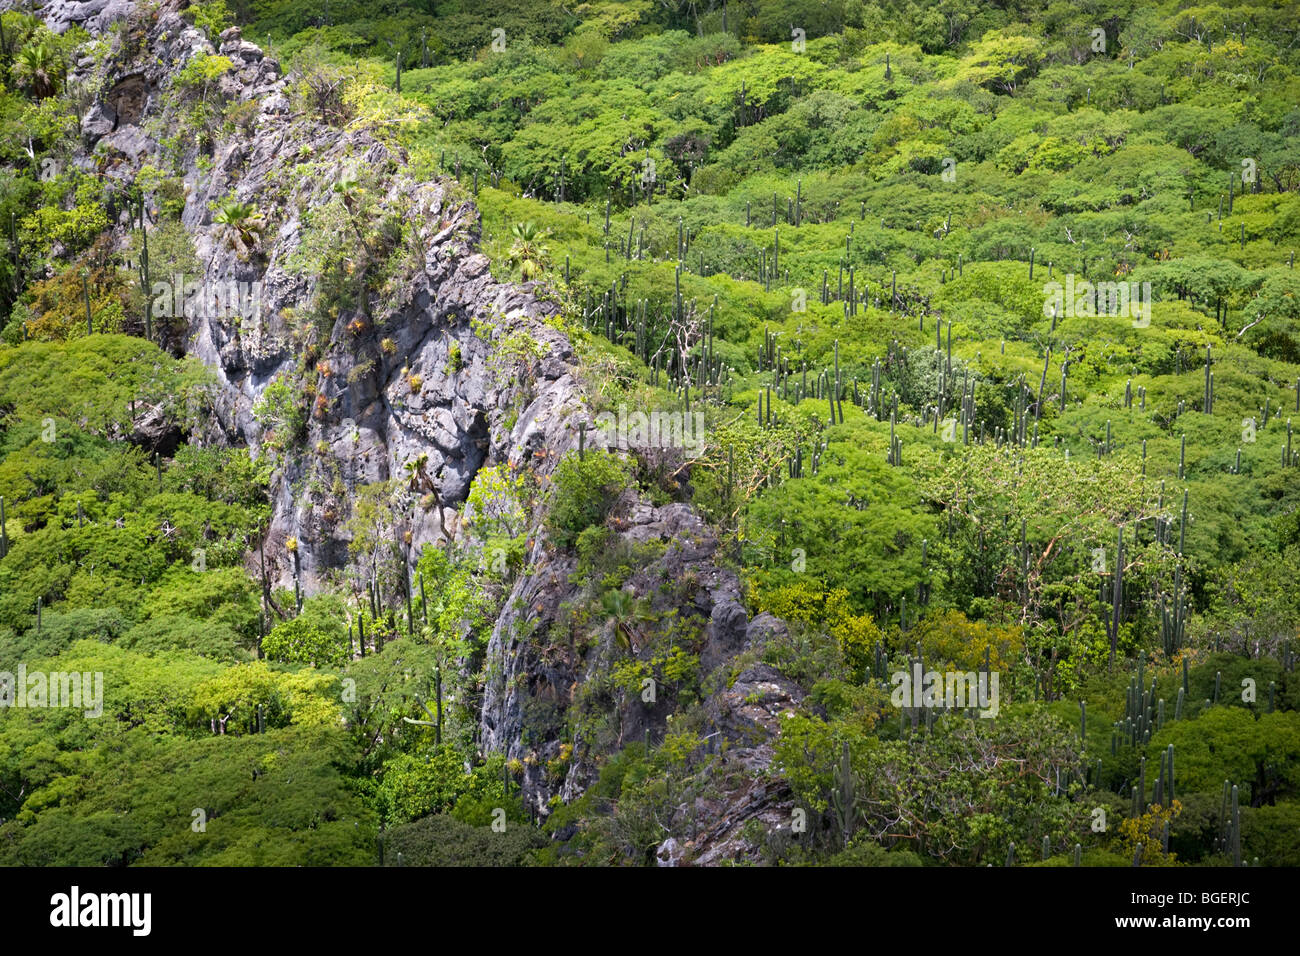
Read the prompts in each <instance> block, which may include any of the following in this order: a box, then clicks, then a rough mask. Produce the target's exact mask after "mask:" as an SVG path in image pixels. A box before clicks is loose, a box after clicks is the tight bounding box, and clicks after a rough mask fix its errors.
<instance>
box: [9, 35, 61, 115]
mask: <svg viewBox="0 0 1300 956" xmlns="http://www.w3.org/2000/svg"><path fill="white" fill-rule="evenodd" d="M14 69H15V71H16V72H17V74H18V76H19V77H20V79H21V81H22V82H23V83H24V84H25V85H26V86H27V90H28V92H30V93H31V95H32V96H34V97H35V98H36V99H38V100H43V99H45V98H46V97H47V96H53V95H54V94H55V93H57V92H58V84H59V73H60V71H61V69H62V64H61V63H60V61H59V54H58V50H56V49H55V47H54V46H53V44H51V43H50V41H49V40H48V39H46V38H44V37H41V38H40V39H36V40H33V41H32V42H30V43H28V44H27V45H26V46H25V47H23V48H22V50H21V51H19V53H18V62H17V64H15V67H14Z"/></svg>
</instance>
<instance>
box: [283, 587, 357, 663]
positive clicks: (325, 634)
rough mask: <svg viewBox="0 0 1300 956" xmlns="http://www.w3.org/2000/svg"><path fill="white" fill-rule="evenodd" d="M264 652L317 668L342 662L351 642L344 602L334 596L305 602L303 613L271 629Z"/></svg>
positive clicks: (286, 660) (350, 647)
mask: <svg viewBox="0 0 1300 956" xmlns="http://www.w3.org/2000/svg"><path fill="white" fill-rule="evenodd" d="M262 651H263V653H265V654H266V656H267V657H268V658H270V659H271V660H273V661H285V662H287V663H297V664H314V665H315V666H317V667H328V666H338V665H341V664H343V663H344V662H345V661H346V660H347V659H348V656H349V655H350V654H351V651H352V645H351V642H350V641H349V640H348V629H347V625H346V624H345V623H344V617H343V606H342V602H341V601H340V600H339V599H338V598H337V597H333V596H330V597H320V598H312V599H310V600H308V601H305V602H304V603H303V607H302V613H301V614H299V615H298V616H297V617H295V618H293V619H292V620H290V621H284V622H282V623H280V624H277V625H276V626H275V627H274V628H272V629H271V633H270V634H268V635H266V638H265V639H264V640H263V641H262Z"/></svg>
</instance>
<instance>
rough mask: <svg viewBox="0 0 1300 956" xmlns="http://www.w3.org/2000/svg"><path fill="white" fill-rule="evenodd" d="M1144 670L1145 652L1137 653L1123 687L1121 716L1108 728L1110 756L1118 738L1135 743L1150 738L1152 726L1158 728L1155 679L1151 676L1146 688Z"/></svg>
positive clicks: (1114, 749) (1117, 742)
mask: <svg viewBox="0 0 1300 956" xmlns="http://www.w3.org/2000/svg"><path fill="white" fill-rule="evenodd" d="M1145 671H1146V655H1145V654H1144V653H1139V654H1138V670H1137V673H1136V674H1135V675H1133V676H1132V677H1131V678H1130V680H1129V685H1128V689H1127V690H1126V691H1125V699H1124V719H1123V720H1119V721H1116V722H1115V724H1114V725H1113V727H1112V729H1111V738H1110V752H1111V755H1112V756H1113V755H1114V754H1115V753H1116V752H1117V747H1118V744H1119V742H1120V741H1123V742H1124V743H1126V744H1127V745H1128V746H1132V747H1136V746H1139V745H1141V744H1145V743H1148V742H1150V740H1151V733H1152V730H1153V729H1159V728H1158V727H1157V726H1156V717H1157V714H1158V710H1159V708H1158V701H1157V699H1156V681H1155V678H1154V677H1153V678H1151V686H1150V688H1149V689H1148V688H1147V687H1146V686H1145V684H1144V678H1145Z"/></svg>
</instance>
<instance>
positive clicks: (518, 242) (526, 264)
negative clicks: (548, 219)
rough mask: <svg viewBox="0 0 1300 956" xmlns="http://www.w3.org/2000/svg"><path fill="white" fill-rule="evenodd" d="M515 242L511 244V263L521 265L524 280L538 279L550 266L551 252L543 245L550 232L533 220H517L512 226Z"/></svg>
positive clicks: (511, 230) (520, 269)
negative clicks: (540, 227)
mask: <svg viewBox="0 0 1300 956" xmlns="http://www.w3.org/2000/svg"><path fill="white" fill-rule="evenodd" d="M510 235H511V236H513V237H514V243H513V244H512V245H511V246H510V264H511V265H517V266H518V267H519V272H520V274H521V275H522V276H523V277H524V281H528V280H530V279H536V278H538V277H540V276H541V275H542V273H544V272H545V271H546V270H547V268H548V267H549V266H550V252H549V250H548V249H547V248H546V246H544V245H542V240H543V239H545V238H546V237H547V236H548V235H549V233H547V232H546V230H544V229H539V228H537V225H536V223H533V222H531V221H530V222H517V223H515V224H514V225H513V226H511V227H510Z"/></svg>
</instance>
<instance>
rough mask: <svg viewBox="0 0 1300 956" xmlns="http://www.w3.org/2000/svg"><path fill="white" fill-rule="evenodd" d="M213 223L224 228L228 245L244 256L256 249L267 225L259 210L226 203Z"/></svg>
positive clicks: (240, 203)
mask: <svg viewBox="0 0 1300 956" xmlns="http://www.w3.org/2000/svg"><path fill="white" fill-rule="evenodd" d="M212 221H213V222H215V223H216V224H217V225H219V226H222V227H224V230H223V231H224V233H225V238H226V245H227V246H228V247H229V248H231V249H234V250H235V251H237V252H238V253H240V255H244V256H247V255H248V254H249V253H250V252H252V251H253V249H254V248H256V246H257V243H258V241H259V240H260V239H261V238H262V229H263V227H264V225H265V224H264V223H263V222H262V217H261V216H259V215H258V214H257V210H256V209H254V208H253V206H252V205H250V204H249V203H242V202H230V203H226V204H225V205H223V206H222V207H221V208H220V209H219V210H217V214H216V216H214V217H213V219H212Z"/></svg>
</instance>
